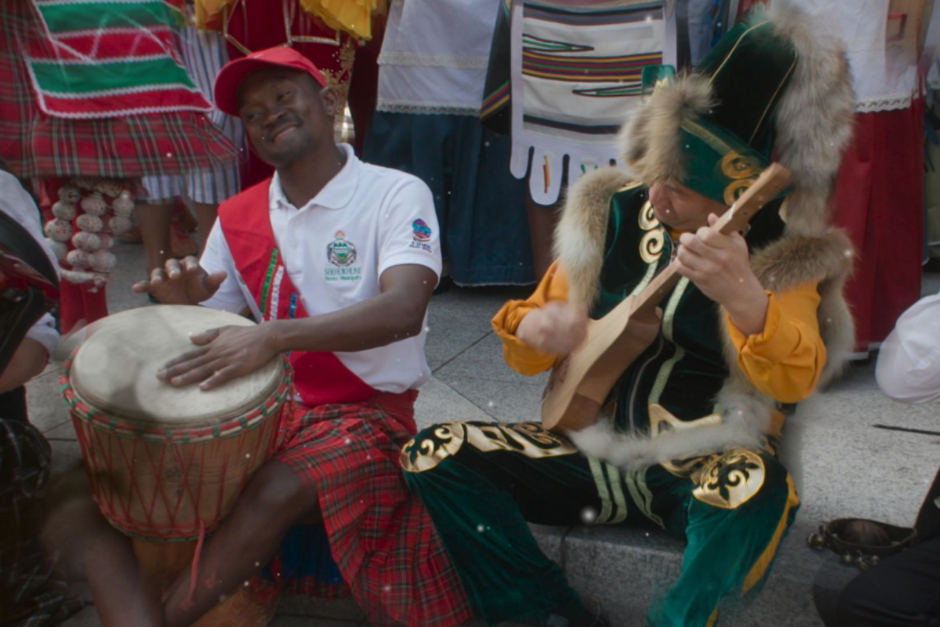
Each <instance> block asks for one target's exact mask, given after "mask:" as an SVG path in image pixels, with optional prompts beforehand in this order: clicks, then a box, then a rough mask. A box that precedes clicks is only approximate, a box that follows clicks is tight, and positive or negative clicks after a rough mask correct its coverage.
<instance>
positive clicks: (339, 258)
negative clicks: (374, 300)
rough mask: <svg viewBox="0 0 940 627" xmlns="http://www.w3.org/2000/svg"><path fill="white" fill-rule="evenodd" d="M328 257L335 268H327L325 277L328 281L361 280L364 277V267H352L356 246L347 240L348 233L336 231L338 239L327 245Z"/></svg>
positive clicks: (324, 273) (324, 272)
mask: <svg viewBox="0 0 940 627" xmlns="http://www.w3.org/2000/svg"><path fill="white" fill-rule="evenodd" d="M326 258H327V259H328V260H329V262H330V263H331V264H333V265H334V266H336V267H335V268H326V270H324V271H323V278H324V279H325V280H327V281H359V280H361V279H362V268H350V267H349V266H351V265H352V264H353V263H354V262H355V261H356V246H355V245H354V244H353V243H352V242H349V241H346V234H345V233H343V232H342V231H337V232H336V239H334V240H333V241H332V242H330V243H329V244H328V245H327V247H326Z"/></svg>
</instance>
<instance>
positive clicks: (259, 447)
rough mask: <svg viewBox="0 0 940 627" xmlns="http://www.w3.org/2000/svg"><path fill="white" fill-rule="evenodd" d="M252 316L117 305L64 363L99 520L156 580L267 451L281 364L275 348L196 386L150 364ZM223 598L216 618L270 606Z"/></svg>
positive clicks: (215, 519)
mask: <svg viewBox="0 0 940 627" xmlns="http://www.w3.org/2000/svg"><path fill="white" fill-rule="evenodd" d="M251 324H253V323H252V322H251V321H249V320H246V319H245V318H242V317H241V316H237V315H235V314H230V313H226V312H220V311H216V310H213V309H208V308H204V307H188V306H174V305H163V306H155V307H145V308H141V309H135V310H130V311H125V312H122V313H119V314H116V315H114V316H110V317H108V318H106V319H104V320H102V321H101V322H100V324H99V325H97V327H96V329H95V332H94V333H93V334H91V335H90V337H89V338H88V339H87V340H85V342H84V343H83V344H82V345H81V346H80V347H79V348H78V349H77V350H76V351H75V352H74V353H73V356H72V357H71V358H70V359H69V360H68V361H67V362H66V363H65V366H64V369H63V371H62V374H61V377H60V385H61V388H62V392H63V395H64V397H65V401H66V403H67V404H68V405H69V408H70V411H71V415H72V423H73V425H74V427H75V431H76V433H77V434H78V441H79V445H80V447H81V451H82V456H83V458H84V461H85V467H86V471H87V474H88V480H89V483H90V485H91V491H92V496H93V498H94V500H95V502H96V503H97V504H98V507H99V509H100V510H101V512H102V514H103V515H104V516H105V518H107V519H108V521H109V522H110V523H111V524H112V525H113V526H114V527H115V528H117V529H119V530H120V531H122V532H124V533H126V534H127V535H130V536H131V537H133V538H134V546H135V552H136V554H137V556H138V560H139V562H140V563H141V567H142V570H143V571H144V573H145V574H146V575H147V576H148V577H150V578H151V580H152V581H155V582H156V583H157V585H159V586H160V587H164V586H168V585H169V584H170V582H171V581H172V579H173V578H174V577H175V576H176V574H177V573H178V572H179V571H180V570H181V569H182V568H184V567H187V566H188V565H189V563H190V560H191V559H192V555H193V551H194V549H195V547H196V544H197V540H198V539H200V538H202V537H204V536H205V534H206V533H207V532H209V531H211V530H212V529H213V528H215V527H216V526H217V525H218V523H219V522H220V521H221V520H222V518H224V517H225V516H226V515H227V514H228V513H229V511H230V510H231V508H232V507H233V506H234V504H235V501H236V499H237V498H238V496H239V494H240V493H241V491H242V490H243V489H244V487H245V484H246V483H247V481H248V480H249V478H250V477H251V475H252V474H253V473H254V472H255V471H256V470H257V469H258V468H259V467H260V466H261V464H263V463H264V461H265V460H266V459H268V458H269V457H270V455H271V453H272V452H273V449H274V445H275V438H276V435H277V426H278V422H279V420H280V414H281V410H282V408H283V406H284V404H285V403H286V402H287V400H288V398H289V394H290V393H291V371H290V367H289V365H288V364H287V361H286V359H284V358H283V357H279V358H278V359H275V360H273V361H272V362H271V363H269V364H268V365H267V366H266V367H265V368H263V369H261V370H260V371H258V372H256V373H253V374H251V375H247V376H245V377H241V378H239V379H236V380H235V381H232V382H230V383H229V384H227V385H224V386H222V387H221V388H218V389H216V390H211V391H208V392H205V391H202V390H200V389H199V387H198V386H195V385H193V386H188V387H185V388H175V387H173V386H171V385H170V384H169V383H165V382H163V381H160V380H158V379H157V376H156V374H157V370H158V369H159V368H160V367H162V366H163V365H164V364H165V363H166V362H167V361H169V360H170V359H172V358H174V357H178V356H179V355H181V354H183V353H185V352H188V351H191V350H193V348H194V345H193V344H192V343H191V342H190V340H189V335H190V334H192V333H196V332H202V331H206V330H208V329H211V328H215V327H220V326H226V325H251ZM226 607H227V608H228V609H227V610H223V609H222V608H221V606H220V607H217V608H216V610H213V613H216V614H218V613H220V612H221V614H222V615H223V616H225V617H226V618H224V619H222V618H219V623H218V624H226V625H229V624H244V625H260V624H266V623H267V621H268V619H269V618H270V615H269V614H270V612H269V610H271V609H273V608H269V607H267V606H264V605H262V604H255V603H254V602H253V601H252V599H251V598H250V593H249V591H248V590H247V589H246V590H244V591H239V592H238V593H237V594H236V595H234V596H233V597H231V598H230V599H229V600H228V601H227V602H226ZM235 608H238V609H235ZM236 615H238V616H239V618H237V619H236ZM249 616H252V617H254V618H251V619H250V620H248V618H246V617H249ZM243 618H244V619H245V620H248V622H244V621H243V620H242V619H243ZM199 624H200V625H208V624H212V622H211V621H209V622H203V621H200V623H199Z"/></svg>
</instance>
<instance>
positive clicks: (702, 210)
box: [650, 183, 728, 231]
mask: <svg viewBox="0 0 940 627" xmlns="http://www.w3.org/2000/svg"><path fill="white" fill-rule="evenodd" d="M650 203H652V205H653V213H654V214H656V219H657V220H659V221H660V222H662V223H663V224H665V225H666V226H668V227H671V228H673V229H676V230H678V231H694V230H696V229H698V228H699V227H702V226H707V225H708V214H710V213H714V214H715V215H716V216H720V215H721V214H723V213H724V212H725V211H727V209H728V207H727V205H724V204H722V203H720V202H718V201H716V200H712V199H711V198H708V197H707V196H703V195H702V194H699V193H698V192H695V191H692V190H691V189H689V188H688V187H686V186H685V185H680V184H679V183H653V184H652V185H650Z"/></svg>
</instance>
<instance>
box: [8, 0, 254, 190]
mask: <svg viewBox="0 0 940 627" xmlns="http://www.w3.org/2000/svg"><path fill="white" fill-rule="evenodd" d="M33 11H34V9H33V7H32V5H31V4H30V3H29V2H25V1H24V0H0V16H2V17H0V158H2V159H3V160H4V161H5V162H6V163H7V165H8V166H9V167H10V169H11V170H12V171H13V173H14V174H16V175H17V176H19V177H21V178H44V177H54V176H68V177H72V176H82V177H101V178H112V179H126V178H139V177H141V176H148V175H159V174H180V173H182V172H185V171H187V170H192V169H197V168H209V167H214V166H219V165H224V164H227V163H231V162H233V161H235V160H237V159H238V150H237V148H236V147H235V146H234V145H233V144H232V142H230V141H229V140H228V138H227V137H225V135H224V134H223V133H222V132H221V131H220V130H219V129H218V127H216V126H215V125H214V124H213V123H212V122H211V121H210V120H209V119H208V118H207V117H206V116H205V115H203V114H202V113H199V112H195V111H184V112H178V113H168V114H153V115H134V116H125V117H120V118H109V119H102V120H70V119H62V118H53V117H49V116H47V115H45V114H43V113H42V112H41V111H40V110H39V107H38V106H37V105H36V101H35V96H34V94H33V91H32V87H31V83H30V79H29V75H28V71H27V69H26V64H25V63H24V62H23V59H22V56H21V55H22V51H23V50H27V49H28V46H29V43H28V42H35V41H37V40H39V39H40V38H41V37H42V36H41V33H40V31H39V29H38V24H37V21H36V20H37V19H38V18H37V17H36V16H35V15H34V14H33Z"/></svg>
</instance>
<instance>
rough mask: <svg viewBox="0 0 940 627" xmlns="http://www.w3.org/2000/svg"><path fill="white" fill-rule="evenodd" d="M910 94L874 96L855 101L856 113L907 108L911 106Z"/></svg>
mask: <svg viewBox="0 0 940 627" xmlns="http://www.w3.org/2000/svg"><path fill="white" fill-rule="evenodd" d="M912 98H913V96H912V95H911V94H894V95H892V96H875V97H874V98H864V99H862V100H859V101H857V102H856V103H855V112H856V113H874V112H876V111H893V110H895V109H907V108H908V107H909V106H911V100H912Z"/></svg>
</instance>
